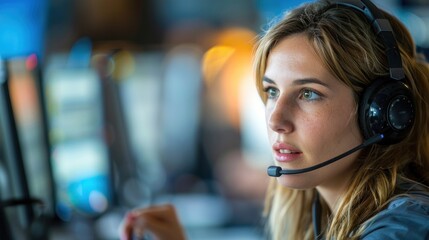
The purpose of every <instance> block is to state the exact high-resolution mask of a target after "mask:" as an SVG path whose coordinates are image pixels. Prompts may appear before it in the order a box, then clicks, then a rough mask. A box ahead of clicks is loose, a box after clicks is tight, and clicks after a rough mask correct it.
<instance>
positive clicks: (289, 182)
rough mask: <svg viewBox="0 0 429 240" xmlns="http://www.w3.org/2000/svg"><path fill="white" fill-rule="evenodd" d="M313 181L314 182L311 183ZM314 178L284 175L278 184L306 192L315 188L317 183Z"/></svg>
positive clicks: (278, 180) (278, 179) (300, 175)
mask: <svg viewBox="0 0 429 240" xmlns="http://www.w3.org/2000/svg"><path fill="white" fill-rule="evenodd" d="M309 179H312V181H309ZM314 180H315V179H314V177H313V178H311V177H306V176H303V174H297V175H282V176H280V177H278V178H277V182H278V183H279V184H280V185H281V186H283V187H286V188H290V189H297V190H306V189H311V188H315V187H316V186H317V183H316V182H315V181H314Z"/></svg>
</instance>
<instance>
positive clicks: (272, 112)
mask: <svg viewBox="0 0 429 240" xmlns="http://www.w3.org/2000/svg"><path fill="white" fill-rule="evenodd" d="M266 111H267V112H266V114H267V122H268V126H269V128H270V129H271V130H273V131H275V132H278V133H290V132H292V131H293V128H294V127H293V123H292V116H293V115H292V106H288V104H287V101H281V99H279V100H278V101H277V102H276V103H275V104H274V105H273V106H272V107H271V108H267V110H266Z"/></svg>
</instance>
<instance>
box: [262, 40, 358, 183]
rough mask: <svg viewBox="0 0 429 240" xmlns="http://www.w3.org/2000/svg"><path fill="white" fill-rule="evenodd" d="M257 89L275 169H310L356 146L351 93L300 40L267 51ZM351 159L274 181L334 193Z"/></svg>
mask: <svg viewBox="0 0 429 240" xmlns="http://www.w3.org/2000/svg"><path fill="white" fill-rule="evenodd" d="M263 87H264V91H265V94H266V97H267V102H266V106H265V109H266V122H267V128H268V136H269V140H270V144H271V145H272V148H273V149H272V152H273V156H274V161H275V164H276V165H278V166H280V167H282V168H285V169H300V168H306V167H310V166H313V165H316V164H318V163H320V162H323V161H326V160H328V159H331V158H333V157H336V156H337V155H339V154H341V153H343V152H345V151H347V150H349V149H351V148H353V147H355V146H357V145H359V144H361V143H362V137H361V134H360V131H359V128H358V124H357V120H356V105H355V102H354V98H353V93H352V90H351V89H350V88H349V87H347V86H346V85H345V84H344V83H342V82H340V81H339V80H338V79H336V78H335V77H334V76H333V75H332V74H331V73H330V72H329V71H328V70H327V69H326V68H325V66H324V65H323V63H322V61H321V59H320V58H319V57H318V55H317V54H316V52H315V50H314V49H313V47H312V46H311V45H310V42H309V40H308V39H307V37H306V36H305V35H293V36H289V37H287V38H285V39H283V40H282V41H281V42H280V43H279V44H278V45H277V46H276V47H275V48H274V49H273V50H272V51H271V53H270V55H269V58H268V64H267V69H266V72H265V76H264V79H263ZM357 154H358V152H356V153H354V154H352V155H349V156H347V157H345V158H344V159H341V160H340V161H337V162H335V163H333V164H330V165H328V166H325V167H323V168H320V169H318V170H315V171H311V172H308V173H303V174H296V175H282V176H281V177H279V178H278V181H279V182H280V183H281V184H282V185H284V186H287V187H291V188H299V189H303V188H313V187H316V186H326V187H334V188H335V187H336V186H337V185H341V184H344V183H345V182H347V180H348V178H349V177H350V175H351V172H352V170H353V169H352V168H353V162H354V160H355V159H356V156H357Z"/></svg>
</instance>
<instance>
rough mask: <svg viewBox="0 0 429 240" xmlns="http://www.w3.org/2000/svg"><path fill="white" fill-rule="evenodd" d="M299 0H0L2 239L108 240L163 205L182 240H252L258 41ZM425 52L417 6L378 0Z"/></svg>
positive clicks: (424, 14)
mask: <svg viewBox="0 0 429 240" xmlns="http://www.w3.org/2000/svg"><path fill="white" fill-rule="evenodd" d="M304 2H306V1H305V0H235V1H228V0H218V1H209V0H156V1H155V0H121V1H117V0H74V1H70V0H2V1H1V2H0V82H1V89H0V111H1V112H0V200H1V204H0V236H1V237H0V238H1V239H51V240H56V239H61V240H64V239H65V240H68V239H100V240H105V239H106V240H107V239H119V234H118V229H119V227H120V224H121V221H122V219H123V217H124V215H125V214H126V213H127V212H128V211H131V210H132V209H136V208H142V207H148V206H153V205H160V204H173V205H174V206H175V207H176V210H177V213H178V216H179V219H180V221H181V223H182V225H183V227H184V228H185V231H186V234H187V237H188V239H191V240H193V239H195V240H212V239H213V240H214V239H224V240H230V239H231V240H232V239H246V240H252V239H255V240H256V239H265V238H264V218H263V216H262V211H263V203H264V194H265V191H266V188H267V184H268V181H269V177H268V176H267V174H266V168H267V166H269V165H270V163H271V161H272V157H271V152H270V146H269V144H268V139H267V137H266V136H265V135H266V132H265V131H266V130H265V122H264V121H265V120H264V112H263V111H264V110H263V105H262V102H261V101H260V99H259V97H258V95H257V92H256V89H255V87H254V83H253V75H252V52H253V47H254V43H255V40H256V39H257V37H258V35H260V34H262V33H263V32H264V30H265V29H267V28H268V27H269V26H270V24H272V23H273V22H274V21H276V20H277V19H279V18H280V17H281V16H282V14H284V12H285V11H287V10H288V9H290V8H293V7H295V6H297V5H299V4H301V3H304ZM375 3H376V4H377V5H379V6H381V7H383V8H384V9H386V10H388V11H389V12H392V13H394V15H396V16H397V17H398V18H399V19H401V20H402V21H403V22H404V24H405V25H406V26H407V27H408V28H409V30H410V32H411V33H412V35H413V37H414V39H415V42H416V46H417V48H418V49H419V51H421V52H422V53H423V54H426V55H427V54H428V49H429V2H428V1H427V0H376V1H375Z"/></svg>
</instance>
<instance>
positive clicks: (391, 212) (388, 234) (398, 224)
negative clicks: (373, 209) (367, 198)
mask: <svg viewBox="0 0 429 240" xmlns="http://www.w3.org/2000/svg"><path fill="white" fill-rule="evenodd" d="M362 239H364V240H371V239H392V240H393V239H415V240H418V239H422V240H423V239H429V193H428V192H424V191H417V192H411V193H409V194H407V195H403V196H399V197H397V198H395V199H394V200H392V201H391V202H390V204H389V205H388V207H387V208H386V209H385V210H383V211H381V212H379V213H378V214H376V215H375V216H374V217H373V218H371V219H370V220H369V221H368V222H367V223H366V228H365V231H364V233H363V235H362Z"/></svg>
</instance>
